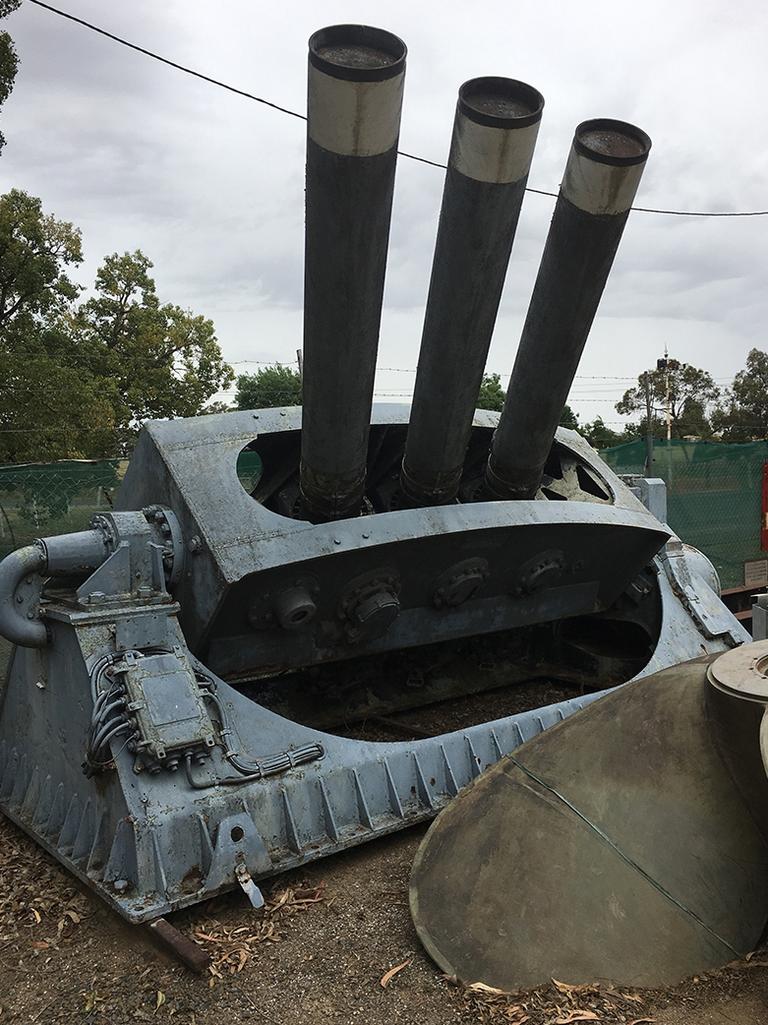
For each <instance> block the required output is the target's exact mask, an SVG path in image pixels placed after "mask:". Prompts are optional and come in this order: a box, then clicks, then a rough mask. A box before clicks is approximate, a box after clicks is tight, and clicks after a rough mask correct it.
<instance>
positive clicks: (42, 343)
mask: <svg viewBox="0 0 768 1025" xmlns="http://www.w3.org/2000/svg"><path fill="white" fill-rule="evenodd" d="M76 351H77V348H76V346H74V345H70V344H68V339H67V336H66V332H64V330H63V329H62V328H60V327H53V328H45V329H43V330H42V331H41V332H40V333H39V334H37V335H34V336H33V337H32V338H27V339H25V338H19V337H17V339H16V344H14V345H13V346H11V347H8V348H6V347H3V348H2V349H0V462H2V463H27V462H39V461H42V460H46V461H47V460H54V459H65V458H75V459H91V458H98V457H100V456H105V455H106V456H111V455H114V454H115V452H116V427H117V424H116V417H115V404H116V401H117V399H118V398H119V395H118V393H117V389H116V387H115V383H114V382H113V381H110V380H108V379H106V380H105V379H104V378H99V377H97V376H96V375H95V374H93V373H91V372H89V371H88V370H87V369H85V368H84V367H82V366H78V365H77V358H76Z"/></svg>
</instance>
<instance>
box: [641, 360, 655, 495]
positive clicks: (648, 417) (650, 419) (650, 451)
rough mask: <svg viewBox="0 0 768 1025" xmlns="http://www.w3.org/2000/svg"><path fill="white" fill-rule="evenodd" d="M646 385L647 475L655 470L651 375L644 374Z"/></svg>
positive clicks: (644, 383)
mask: <svg viewBox="0 0 768 1025" xmlns="http://www.w3.org/2000/svg"><path fill="white" fill-rule="evenodd" d="M643 385H644V386H645V476H646V477H650V476H651V473H652V472H653V403H652V401H651V377H650V374H648V373H645V374H643Z"/></svg>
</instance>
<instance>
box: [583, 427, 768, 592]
mask: <svg viewBox="0 0 768 1025" xmlns="http://www.w3.org/2000/svg"><path fill="white" fill-rule="evenodd" d="M600 455H601V456H602V458H603V459H604V460H605V461H606V462H607V463H608V465H609V466H610V467H611V469H612V470H614V471H615V472H616V473H638V474H642V473H644V463H645V441H643V440H638V441H630V442H627V443H626V444H625V445H616V446H614V447H613V448H607V449H604V450H603V451H602V452H601V453H600ZM767 461H768V442H765V441H755V442H751V443H749V444H746V445H725V444H722V443H720V442H708V441H671V442H669V443H668V442H666V441H664V442H658V443H657V444H656V445H655V446H654V461H653V472H652V474H651V476H653V477H661V478H662V479H663V480H664V481H666V484H667V504H668V511H669V525H670V526H671V527H672V529H673V530H674V531H675V532H676V533H677V534H679V535H680V537H681V538H682V539H683V541H687V542H688V544H692V545H695V547H696V548H700V549H701V550H702V551H703V552H704V553H705V554H706V555H707V556H709V558H710V559H711V560H712V562H713V563H714V565H715V567H716V568H717V571H718V573H719V574H720V580H721V582H722V585H723V587H738V586H739V585H741V584H742V583H743V582H744V563H745V562H750V561H753V560H758V559H763V560H764V559H765V558H766V553H765V552H764V551H763V550H762V549H761V548H760V526H761V519H762V481H763V464H764V463H765V462H767Z"/></svg>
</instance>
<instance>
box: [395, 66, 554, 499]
mask: <svg viewBox="0 0 768 1025" xmlns="http://www.w3.org/2000/svg"><path fill="white" fill-rule="evenodd" d="M543 107H544V100H543V98H542V96H541V94H540V93H539V92H538V91H537V90H536V89H534V88H533V87H532V86H530V85H526V84H525V83H524V82H517V81H514V80H512V79H508V78H476V79H472V80H471V81H469V82H465V83H464V85H463V86H462V87H461V89H460V90H459V99H458V104H457V107H456V117H455V120H454V125H453V136H452V140H451V149H450V156H449V160H448V170H447V173H446V176H445V186H444V190H443V201H442V208H441V211H440V221H439V225H438V231H437V241H436V243H435V254H434V260H433V264H432V278H431V282H430V286H429V297H428V299H427V308H426V314H425V319H424V328H423V333H422V339H421V351H420V354H419V366H418V371H417V374H416V383H415V388H414V395H413V404H412V406H411V417H410V424H409V427H408V437H407V443H406V450H405V457H404V459H403V466H402V470H401V475H400V486H401V489H402V491H403V493H404V494H405V496H406V498H407V499H408V500H409V501H410V502H413V503H415V504H417V505H440V504H444V503H447V502H451V501H453V500H454V499H455V498H456V495H457V493H458V490H459V483H460V480H461V475H462V469H463V465H464V457H465V455H466V451H467V445H468V443H469V437H470V432H471V429H472V418H473V415H474V412H475V406H476V404H477V397H478V393H479V391H480V385H481V382H482V377H483V371H484V370H485V363H486V359H487V357H488V348H489V346H490V343H491V336H492V334H493V328H494V325H495V323H496V314H497V312H498V308H499V301H500V299H501V292H502V288H503V286H504V279H505V276H506V273H507V265H508V263H509V257H510V253H511V251H512V242H513V240H514V237H515V231H516V229H517V222H518V218H519V216H520V208H521V206H522V202H523V196H524V194H525V184H526V181H527V180H528V170H529V168H530V166H531V159H532V157H533V150H534V146H535V144H536V136H537V133H538V130H539V122H540V120H541V113H542V109H543Z"/></svg>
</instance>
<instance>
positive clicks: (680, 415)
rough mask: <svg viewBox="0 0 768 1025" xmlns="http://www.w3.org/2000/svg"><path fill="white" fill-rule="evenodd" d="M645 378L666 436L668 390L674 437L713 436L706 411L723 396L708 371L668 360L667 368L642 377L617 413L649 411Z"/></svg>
mask: <svg viewBox="0 0 768 1025" xmlns="http://www.w3.org/2000/svg"><path fill="white" fill-rule="evenodd" d="M646 376H647V378H648V380H649V382H650V392H651V410H652V415H653V417H654V420H656V418H658V419H659V420H662V421H663V422H664V423H665V426H664V434H663V436H664V437H666V409H667V389H669V407H670V411H671V422H672V423H671V426H672V437H673V438H684V437H686V436H688V435H694V436H696V437H709V436H710V435H711V434H712V428H711V425H710V422H709V419H708V416H707V410H708V408H709V407H710V406H711V405H712V403H713V402H715V401H717V399H718V398H719V397H720V389H719V388H718V387H717V385H716V384H715V382H714V381H713V380H712V375H711V374H709V373H708V372H707V371H706V370H701V369H700V368H699V367H693V366H690V365H689V364H687V363H678V362H677V361H676V360H669V361H668V368H667V369H663V368H661V369H660V368H657V369H655V370H647V371H645V372H644V373H642V374H640V376H639V377H638V379H637V385H636V386H635V387H634V388H630V389H629V390H628V391H625V392H624V395H623V397H622V398H621V400H620V401H619V402H617V403H616V411H617V412H618V413H621V414H622V415H624V416H626V415H628V414H630V413H637V412H642V413H645V412H646V397H645V396H646V392H645V378H646ZM635 430H637V429H635Z"/></svg>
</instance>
